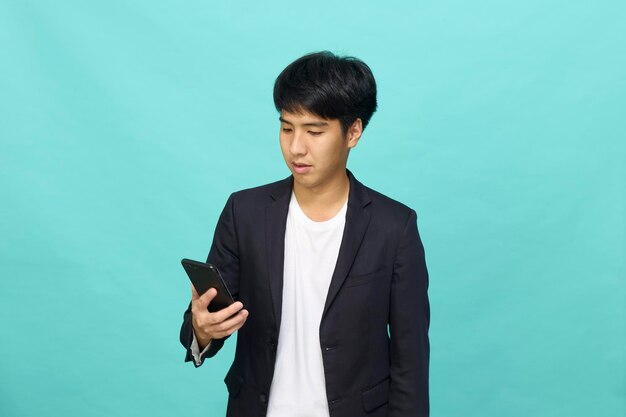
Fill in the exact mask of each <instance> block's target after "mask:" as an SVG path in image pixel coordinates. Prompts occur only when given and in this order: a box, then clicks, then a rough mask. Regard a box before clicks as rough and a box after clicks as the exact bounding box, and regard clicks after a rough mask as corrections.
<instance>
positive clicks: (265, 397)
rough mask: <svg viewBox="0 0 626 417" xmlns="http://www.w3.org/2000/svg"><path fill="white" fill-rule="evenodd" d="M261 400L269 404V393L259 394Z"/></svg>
mask: <svg viewBox="0 0 626 417" xmlns="http://www.w3.org/2000/svg"><path fill="white" fill-rule="evenodd" d="M259 400H260V401H261V402H262V403H263V404H267V395H265V394H261V395H259Z"/></svg>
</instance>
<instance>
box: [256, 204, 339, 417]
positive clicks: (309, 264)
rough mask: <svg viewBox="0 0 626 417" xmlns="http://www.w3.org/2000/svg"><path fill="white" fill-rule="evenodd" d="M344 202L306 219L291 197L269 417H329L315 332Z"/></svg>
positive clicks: (334, 256)
mask: <svg viewBox="0 0 626 417" xmlns="http://www.w3.org/2000/svg"><path fill="white" fill-rule="evenodd" d="M346 209H347V201H346V203H345V204H344V205H343V207H342V208H341V209H340V210H339V212H338V213H337V214H336V215H335V216H334V217H333V218H331V219H329V220H326V221H323V222H316V221H313V220H311V219H309V218H308V217H307V216H306V215H305V214H304V212H303V211H302V209H301V208H300V206H299V205H298V201H297V200H296V197H295V195H294V194H293V193H292V195H291V202H290V203H289V213H288V215H287V228H286V231H285V260H284V273H283V306H282V317H281V323H280V333H279V338H278V347H277V356H276V366H275V368H274V378H273V380H272V387H271V389H270V394H269V404H268V410H267V417H328V415H329V412H328V402H327V398H326V382H325V380H324V365H323V362H322V350H321V347H320V340H319V327H320V321H321V318H322V312H323V310H324V304H325V302H326V295H327V294H328V287H329V286H330V280H331V277H332V275H333V272H334V270H335V265H336V263H337V257H338V255H339V246H340V245H341V238H342V235H343V229H344V226H345V220H346Z"/></svg>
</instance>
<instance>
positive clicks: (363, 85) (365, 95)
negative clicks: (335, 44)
mask: <svg viewBox="0 0 626 417" xmlns="http://www.w3.org/2000/svg"><path fill="white" fill-rule="evenodd" d="M274 105H275V106H276V110H278V111H279V112H280V111H281V110H285V111H288V112H290V113H302V111H303V110H306V111H308V112H310V113H313V114H316V115H318V116H320V117H322V118H324V119H339V122H340V124H341V129H342V131H343V134H344V135H345V134H346V133H347V131H348V128H349V127H350V126H351V125H352V123H353V122H354V121H355V120H356V119H357V118H361V121H362V122H363V129H365V127H366V126H367V124H368V123H369V121H370V119H371V118H372V115H373V114H374V112H375V111H376V107H377V104H376V81H375V80H374V75H373V74H372V71H371V70H370V67H368V66H367V64H365V63H364V62H363V61H361V60H360V59H358V58H355V57H351V56H343V57H340V56H337V55H335V54H333V53H332V52H330V51H321V52H314V53H309V54H307V55H304V56H303V57H300V58H298V59H297V60H295V61H294V62H292V63H291V64H289V65H288V66H287V67H286V68H285V69H284V70H283V71H282V72H281V73H280V74H279V75H278V77H277V78H276V82H275V83H274Z"/></svg>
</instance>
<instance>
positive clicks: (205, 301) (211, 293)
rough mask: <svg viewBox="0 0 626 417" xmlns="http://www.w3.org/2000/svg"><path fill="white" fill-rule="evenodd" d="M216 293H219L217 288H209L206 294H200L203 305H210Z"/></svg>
mask: <svg viewBox="0 0 626 417" xmlns="http://www.w3.org/2000/svg"><path fill="white" fill-rule="evenodd" d="M216 295H217V290H216V289H215V288H209V289H208V290H207V292H205V293H204V294H202V295H201V296H200V302H201V303H202V304H203V305H205V306H207V307H208V306H209V304H210V303H211V301H213V299H214V298H215V296H216Z"/></svg>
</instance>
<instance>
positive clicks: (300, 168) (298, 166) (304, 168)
mask: <svg viewBox="0 0 626 417" xmlns="http://www.w3.org/2000/svg"><path fill="white" fill-rule="evenodd" d="M291 166H292V167H293V170H294V171H295V172H296V173H298V174H306V173H307V172H308V171H309V170H310V169H311V165H308V164H303V163H301V162H292V163H291Z"/></svg>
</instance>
